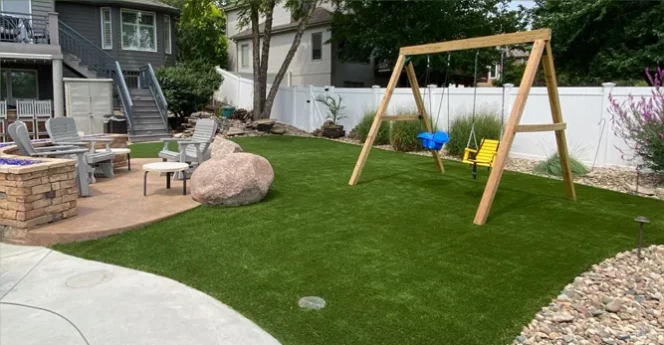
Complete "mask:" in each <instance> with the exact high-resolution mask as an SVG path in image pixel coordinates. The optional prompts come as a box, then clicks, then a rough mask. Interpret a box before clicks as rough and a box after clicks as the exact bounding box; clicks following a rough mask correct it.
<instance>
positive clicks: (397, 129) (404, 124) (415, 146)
mask: <svg viewBox="0 0 664 345" xmlns="http://www.w3.org/2000/svg"><path fill="white" fill-rule="evenodd" d="M414 113H416V111H414V110H412V111H399V112H398V113H397V114H396V115H405V114H414ZM421 131H422V130H421V128H420V121H396V122H394V123H392V126H391V128H390V145H392V148H393V149H395V150H396V151H402V152H410V151H420V150H422V143H420V140H419V139H417V135H418V134H420V132H421Z"/></svg>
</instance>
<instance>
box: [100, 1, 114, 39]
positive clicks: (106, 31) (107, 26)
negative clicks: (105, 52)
mask: <svg viewBox="0 0 664 345" xmlns="http://www.w3.org/2000/svg"><path fill="white" fill-rule="evenodd" d="M112 31H113V26H112V22H111V9H110V8H102V9H101V46H102V48H103V49H113V32H112Z"/></svg>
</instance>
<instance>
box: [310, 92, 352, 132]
mask: <svg viewBox="0 0 664 345" xmlns="http://www.w3.org/2000/svg"><path fill="white" fill-rule="evenodd" d="M342 101H343V98H341V96H339V97H338V98H337V99H335V98H334V97H332V96H326V97H323V96H318V98H316V102H320V103H323V104H324V105H325V106H326V107H327V119H328V120H332V123H333V124H335V125H336V124H337V121H339V120H343V119H345V118H346V116H345V115H342V114H341V112H342V111H343V110H344V106H342V105H341V102H342Z"/></svg>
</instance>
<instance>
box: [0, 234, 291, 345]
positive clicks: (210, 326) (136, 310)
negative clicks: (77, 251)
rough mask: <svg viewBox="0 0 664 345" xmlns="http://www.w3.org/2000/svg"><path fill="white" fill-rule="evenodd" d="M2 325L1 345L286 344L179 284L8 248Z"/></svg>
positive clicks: (0, 268) (0, 248)
mask: <svg viewBox="0 0 664 345" xmlns="http://www.w3.org/2000/svg"><path fill="white" fill-rule="evenodd" d="M19 304H23V305H27V306H23V305H19ZM28 306H29V307H28ZM31 307H32V308H31ZM35 308H41V309H35ZM0 320H1V321H0V339H1V341H0V342H1V343H2V344H8V345H9V344H12V345H24V344H26V345H27V344H35V345H37V344H39V345H43V344H54V345H60V344H67V345H79V344H91V345H128V344H141V345H150V344H154V345H169V344H173V345H186V344H192V345H193V344H195V345H207V344H215V345H219V344H228V345H243V344H247V345H263V344H264V345H278V344H279V342H278V341H277V340H275V339H274V338H273V337H272V336H270V335H269V334H267V333H266V332H265V331H263V330H262V329H260V328H259V327H258V326H256V325H255V324H254V323H253V322H251V321H249V320H248V319H246V318H244V317H243V316H242V315H240V314H238V313H237V312H235V311H233V310H232V309H230V308H229V307H227V306H226V305H224V304H222V303H220V302H219V301H217V300H215V299H213V298H212V297H210V296H208V295H206V294H204V293H202V292H199V291H197V290H194V289H192V288H189V287H187V286H185V285H183V284H180V283H178V282H176V281H173V280H170V279H167V278H163V277H159V276H156V275H153V274H148V273H144V272H139V271H135V270H130V269H126V268H121V267H117V266H113V265H107V264H103V263H98V262H94V261H87V260H83V259H79V258H75V257H72V256H68V255H64V254H62V253H59V252H55V251H51V250H49V249H47V248H42V247H24V246H15V245H9V244H2V243H0Z"/></svg>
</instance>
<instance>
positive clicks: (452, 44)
mask: <svg viewBox="0 0 664 345" xmlns="http://www.w3.org/2000/svg"><path fill="white" fill-rule="evenodd" d="M550 39H551V29H540V30H532V31H525V32H515V33H510V34H502V35H494V36H485V37H477V38H468V39H465V40H456V41H449V42H439V43H429V44H422V45H417V46H410V47H402V48H401V49H400V50H399V53H400V54H401V55H406V56H408V55H423V54H433V53H442V52H451V51H455V50H466V49H476V48H488V47H497V46H505V45H511V44H521V43H531V42H535V41H537V40H544V41H548V40H550Z"/></svg>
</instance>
